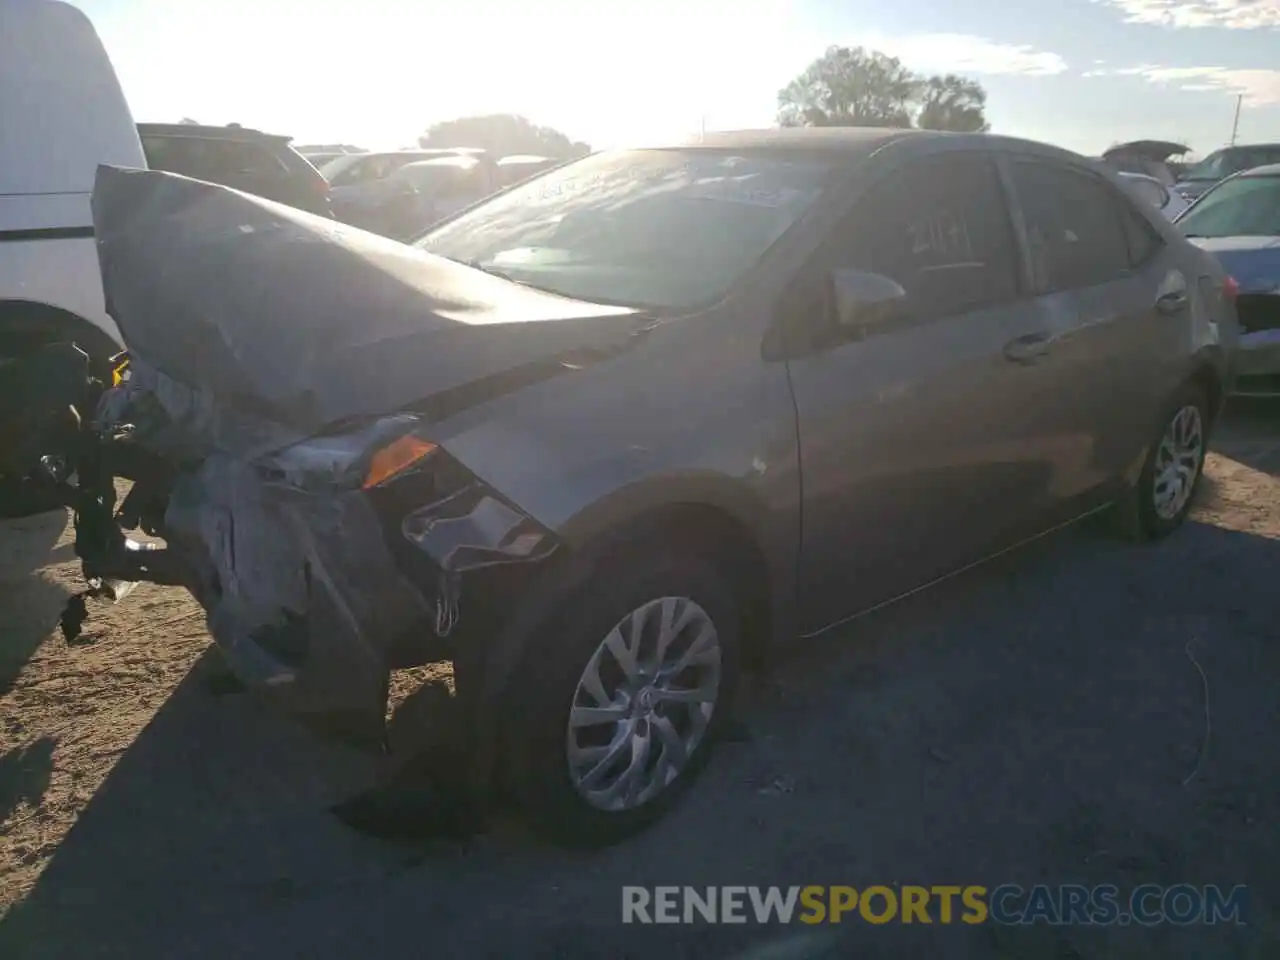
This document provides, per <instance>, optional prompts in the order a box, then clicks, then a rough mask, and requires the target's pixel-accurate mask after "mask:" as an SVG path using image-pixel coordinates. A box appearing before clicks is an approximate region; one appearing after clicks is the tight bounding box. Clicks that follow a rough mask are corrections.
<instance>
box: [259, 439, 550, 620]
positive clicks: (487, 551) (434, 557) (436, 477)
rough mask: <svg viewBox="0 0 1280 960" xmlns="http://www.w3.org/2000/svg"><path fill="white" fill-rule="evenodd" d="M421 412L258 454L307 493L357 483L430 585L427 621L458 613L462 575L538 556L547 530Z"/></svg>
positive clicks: (263, 467)
mask: <svg viewBox="0 0 1280 960" xmlns="http://www.w3.org/2000/svg"><path fill="white" fill-rule="evenodd" d="M424 426H425V421H423V420H422V419H421V418H420V417H418V416H416V415H413V414H394V415H391V416H387V417H382V418H379V419H377V420H373V421H363V422H361V423H360V424H357V425H347V427H346V428H344V429H342V430H334V431H331V432H328V433H326V434H323V435H318V436H315V437H312V438H309V439H307V440H303V441H300V442H298V443H295V444H292V445H291V446H288V447H285V448H283V449H281V450H278V451H276V452H274V453H272V454H269V455H267V456H265V457H262V458H260V459H259V460H258V461H256V462H255V467H256V469H257V470H258V472H259V473H260V475H261V476H262V477H263V479H264V481H265V482H267V483H268V484H270V485H272V486H276V487H283V488H286V489H290V490H294V491H299V492H303V493H310V494H321V495H323V494H326V493H329V494H334V495H339V494H346V493H354V492H356V491H361V492H363V493H364V494H365V495H366V496H367V497H368V498H369V502H370V503H371V504H372V506H373V509H374V512H375V513H376V514H377V516H378V519H379V522H380V523H381V524H382V527H383V533H384V536H385V537H386V542H387V545H388V547H389V549H390V550H391V553H392V555H393V556H395V557H396V558H397V559H398V560H399V561H400V563H401V565H402V567H403V568H404V569H405V570H406V571H407V572H408V573H409V574H410V576H411V577H412V579H413V580H415V581H416V582H418V583H419V585H420V587H421V588H423V591H424V593H427V594H428V595H431V594H432V593H434V600H435V608H436V623H435V629H436V632H437V634H439V635H440V636H442V637H443V636H446V635H447V634H449V633H450V632H451V631H452V629H453V627H454V625H455V624H456V622H457V619H458V601H459V597H460V594H461V589H462V577H463V575H464V574H469V573H472V572H473V571H479V570H483V569H488V568H494V567H501V566H508V565H512V564H524V563H530V562H534V561H538V560H542V559H544V558H545V557H547V556H549V555H550V554H551V552H552V551H553V550H554V549H555V547H556V544H557V541H556V538H555V536H554V535H553V534H552V533H551V532H550V531H549V530H547V529H546V528H545V527H544V526H542V524H540V523H538V522H537V521H536V520H534V519H533V518H532V517H530V516H529V515H528V514H527V513H525V512H524V511H523V510H521V509H520V508H519V507H518V506H517V505H516V504H514V503H512V502H511V501H509V500H508V499H506V498H505V497H504V496H502V495H501V494H500V493H498V492H497V491H496V490H494V489H493V488H492V487H490V486H489V485H488V484H487V483H485V482H484V481H483V480H481V479H479V478H478V477H476V476H475V475H474V474H473V473H471V471H470V470H468V469H467V468H466V467H465V466H463V465H462V464H460V463H458V462H457V461H456V460H454V459H453V458H452V457H451V456H449V454H448V453H447V452H446V451H445V450H443V449H442V448H441V447H439V446H438V445H436V444H435V443H433V442H431V441H430V440H427V439H426V438H425V437H423V436H422V432H423V428H424Z"/></svg>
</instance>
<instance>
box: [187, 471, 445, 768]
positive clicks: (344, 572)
mask: <svg viewBox="0 0 1280 960" xmlns="http://www.w3.org/2000/svg"><path fill="white" fill-rule="evenodd" d="M165 521H166V530H165V533H166V537H167V539H168V542H169V550H170V551H173V552H176V553H177V554H179V555H180V556H182V558H183V560H184V562H185V563H186V564H187V566H188V568H189V571H190V581H189V583H188V587H189V588H190V590H191V592H192V593H193V594H194V595H195V597H196V599H197V600H199V602H200V603H201V605H203V606H204V608H205V609H206V611H207V612H208V621H209V631H210V633H211V634H212V635H213V638H214V640H215V641H216V642H217V643H218V645H219V646H220V647H221V648H222V650H223V651H224V653H225V655H226V657H227V660H228V661H229V664H230V666H231V668H232V670H233V671H234V672H235V673H236V675H237V676H238V677H239V678H240V679H241V680H243V681H244V682H245V683H246V684H248V685H249V686H250V687H252V688H254V689H255V690H257V691H259V692H261V693H262V694H264V695H265V696H266V697H268V698H269V699H271V700H273V701H275V702H276V703H278V704H279V705H280V706H282V707H283V708H284V709H286V710H287V711H288V712H290V713H292V714H295V715H296V716H297V717H298V718H299V719H301V720H302V721H303V722H304V723H306V724H307V725H309V726H311V727H313V728H315V729H316V730H317V731H318V732H320V733H323V734H326V735H329V736H332V737H335V738H338V739H341V740H344V741H346V742H349V743H352V744H353V745H357V746H362V747H368V748H376V747H380V746H381V744H382V737H383V733H384V724H385V712H386V698H387V679H388V668H387V653H388V650H389V649H390V648H391V647H392V645H393V644H394V643H395V642H396V640H397V639H398V638H399V637H400V636H401V635H402V634H404V633H405V632H406V631H411V630H414V629H425V628H426V627H427V624H428V623H430V622H431V618H432V617H433V611H432V608H431V605H430V604H429V603H428V602H427V600H426V598H425V597H424V594H423V593H422V591H421V590H419V589H418V588H417V587H415V585H414V584H413V583H411V582H410V581H409V580H408V579H407V578H406V577H405V576H404V574H403V573H402V572H401V570H400V569H399V567H398V566H397V564H396V562H395V561H394V559H393V557H392V555H391V552H390V551H389V549H388V546H387V543H386V538H385V537H384V533H383V527H382V525H381V523H380V522H379V519H378V517H377V515H376V514H375V511H374V509H373V507H372V505H371V503H370V501H369V499H368V497H367V496H366V495H365V494H364V493H363V492H361V491H352V492H346V493H340V494H330V495H324V496H320V495H313V494H304V493H300V492H297V491H293V490H290V489H287V488H278V487H273V486H270V485H268V484H266V483H264V482H263V481H262V479H261V478H260V477H259V475H258V474H257V473H256V472H255V471H254V470H253V469H252V468H251V467H250V466H248V465H247V464H245V463H243V462H239V461H237V460H234V459H231V458H229V457H220V456H214V457H210V458H208V459H207V460H205V461H204V463H203V464H202V465H201V466H200V468H199V469H198V470H197V471H195V472H193V473H189V474H185V475H182V476H181V477H179V479H178V480H177V481H176V482H175V484H174V486H173V489H172V491H171V493H170V499H169V506H168V510H167V512H166V517H165Z"/></svg>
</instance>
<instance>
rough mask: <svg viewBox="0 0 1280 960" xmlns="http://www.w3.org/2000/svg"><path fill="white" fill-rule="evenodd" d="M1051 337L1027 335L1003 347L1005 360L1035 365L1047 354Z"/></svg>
mask: <svg viewBox="0 0 1280 960" xmlns="http://www.w3.org/2000/svg"><path fill="white" fill-rule="evenodd" d="M1052 345H1053V337H1052V336H1050V335H1049V334H1047V333H1028V334H1027V335H1026V336H1023V337H1017V338H1015V339H1013V340H1010V341H1009V342H1008V343H1006V344H1005V345H1004V355H1005V359H1007V360H1012V361H1013V362H1014V363H1036V362H1037V361H1038V360H1040V358H1041V357H1043V356H1044V355H1045V354H1046V353H1048V352H1049V347H1050V346H1052Z"/></svg>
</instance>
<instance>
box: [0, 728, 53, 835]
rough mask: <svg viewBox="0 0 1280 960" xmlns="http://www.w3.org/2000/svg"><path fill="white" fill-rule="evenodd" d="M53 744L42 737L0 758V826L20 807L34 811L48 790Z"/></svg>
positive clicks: (48, 738)
mask: <svg viewBox="0 0 1280 960" xmlns="http://www.w3.org/2000/svg"><path fill="white" fill-rule="evenodd" d="M56 742H57V741H55V740H54V739H53V738H52V737H41V738H40V739H38V740H36V741H35V742H33V743H29V744H27V745H26V746H24V747H19V748H17V749H15V750H10V751H9V752H8V753H3V754H0V823H3V822H4V821H5V820H6V819H8V817H9V814H11V813H13V811H14V810H16V809H18V806H19V805H20V804H23V803H25V804H27V805H29V806H32V807H34V806H37V805H38V804H39V803H40V800H41V799H42V798H43V797H44V793H45V791H46V790H48V789H49V777H50V775H51V774H52V773H53V748H54V746H55V745H56Z"/></svg>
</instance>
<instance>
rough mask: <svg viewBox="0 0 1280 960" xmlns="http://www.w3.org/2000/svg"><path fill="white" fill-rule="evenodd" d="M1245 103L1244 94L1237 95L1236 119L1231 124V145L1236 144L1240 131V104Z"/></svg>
mask: <svg viewBox="0 0 1280 960" xmlns="http://www.w3.org/2000/svg"><path fill="white" fill-rule="evenodd" d="M1243 103H1244V94H1243V93H1241V94H1239V95H1237V96H1236V119H1235V122H1234V123H1232V124H1231V146H1233V147H1234V146H1235V145H1236V134H1237V133H1239V132H1240V106H1241V104H1243Z"/></svg>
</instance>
